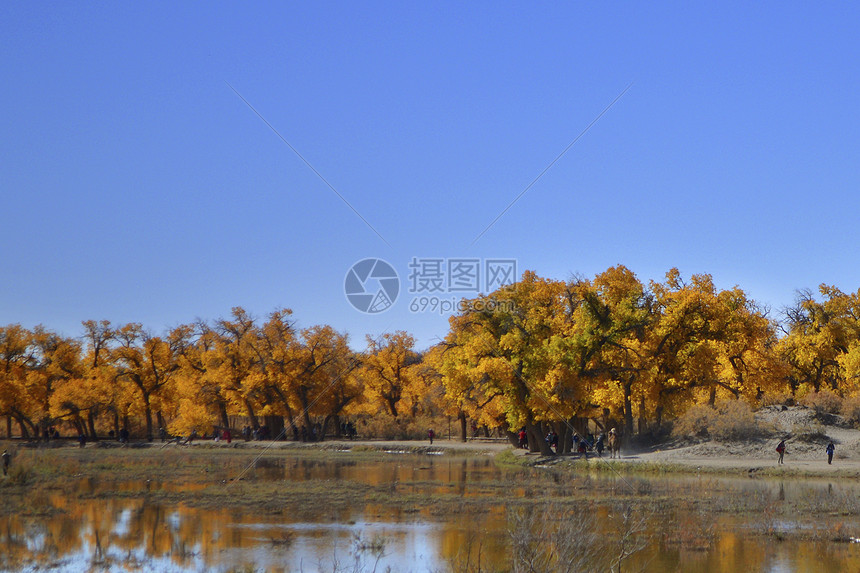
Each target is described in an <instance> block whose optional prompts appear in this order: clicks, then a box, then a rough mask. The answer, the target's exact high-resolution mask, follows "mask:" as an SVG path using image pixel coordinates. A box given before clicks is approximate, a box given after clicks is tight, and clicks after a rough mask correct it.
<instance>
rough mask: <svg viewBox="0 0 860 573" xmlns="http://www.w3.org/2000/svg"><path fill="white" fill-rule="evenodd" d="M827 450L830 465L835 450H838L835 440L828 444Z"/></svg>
mask: <svg viewBox="0 0 860 573" xmlns="http://www.w3.org/2000/svg"><path fill="white" fill-rule="evenodd" d="M824 451H825V452H827V464H828V465H830V464H832V463H833V452H835V451H836V446H834V445H833V442H830V443H829V444H827V448H826V449H825V450H824Z"/></svg>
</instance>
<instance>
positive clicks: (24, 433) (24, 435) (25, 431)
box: [16, 418, 30, 440]
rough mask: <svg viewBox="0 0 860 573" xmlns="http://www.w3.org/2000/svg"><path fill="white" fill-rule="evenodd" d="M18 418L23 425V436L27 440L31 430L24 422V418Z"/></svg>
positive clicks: (20, 424)
mask: <svg viewBox="0 0 860 573" xmlns="http://www.w3.org/2000/svg"><path fill="white" fill-rule="evenodd" d="M16 419H17V420H18V425H19V426H20V427H21V437H22V438H23V439H25V440H29V439H30V432H28V431H27V426H26V425H25V424H24V420H22V419H21V418H16Z"/></svg>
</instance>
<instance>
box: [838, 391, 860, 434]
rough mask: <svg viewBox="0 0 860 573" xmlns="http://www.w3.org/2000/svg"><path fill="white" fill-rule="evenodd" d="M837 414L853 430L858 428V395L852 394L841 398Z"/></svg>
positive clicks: (859, 401) (859, 408)
mask: <svg viewBox="0 0 860 573" xmlns="http://www.w3.org/2000/svg"><path fill="white" fill-rule="evenodd" d="M839 413H840V414H842V416H843V417H844V418H845V419H846V420H848V421H849V422H850V423H851V424H852V425H853V426H854V427H855V428H856V427H860V394H852V395H851V396H846V397H845V398H843V399H842V407H841V409H840V410H839Z"/></svg>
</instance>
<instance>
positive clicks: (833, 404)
mask: <svg viewBox="0 0 860 573" xmlns="http://www.w3.org/2000/svg"><path fill="white" fill-rule="evenodd" d="M800 402H801V404H803V405H804V406H807V407H808V408H812V409H813V410H815V413H816V414H838V413H839V411H840V410H841V409H842V398H840V397H839V396H838V395H836V393H834V392H833V391H832V390H827V389H825V390H820V391H818V392H810V393H809V394H807V395H806V396H804V397H803V399H802V400H801V401H800Z"/></svg>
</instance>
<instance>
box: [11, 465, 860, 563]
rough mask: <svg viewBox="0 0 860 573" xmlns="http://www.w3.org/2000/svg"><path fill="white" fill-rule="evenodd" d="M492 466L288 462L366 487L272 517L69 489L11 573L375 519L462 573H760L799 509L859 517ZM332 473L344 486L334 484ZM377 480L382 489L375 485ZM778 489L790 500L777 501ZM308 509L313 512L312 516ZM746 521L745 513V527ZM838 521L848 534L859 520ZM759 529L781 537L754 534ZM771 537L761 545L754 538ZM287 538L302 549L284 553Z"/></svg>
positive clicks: (21, 536) (197, 554)
mask: <svg viewBox="0 0 860 573" xmlns="http://www.w3.org/2000/svg"><path fill="white" fill-rule="evenodd" d="M305 462H307V463H305ZM486 463H487V462H486V461H484V460H481V462H480V463H473V461H466V460H462V459H458V460H449V459H444V458H441V459H437V458H429V457H427V458H425V457H418V456H397V458H396V459H395V460H392V461H391V462H390V463H378V464H376V465H377V466H379V467H376V468H374V466H373V464H372V463H365V462H360V463H358V464H354V463H353V464H331V463H328V470H326V467H327V463H326V462H320V461H319V460H315V461H304V462H302V463H296V464H293V462H292V461H290V462H288V463H286V464H284V468H285V470H286V473H287V474H288V475H289V474H291V473H295V474H298V475H301V476H305V475H308V474H310V475H311V476H315V477H311V478H310V481H309V483H308V487H314V488H317V489H319V488H320V487H326V488H328V487H331V488H332V494H333V495H337V492H338V487H340V488H344V487H350V486H352V485H358V486H359V487H361V488H362V489H361V491H360V492H359V494H358V495H357V496H355V497H354V498H351V499H353V501H352V503H350V504H348V505H344V504H337V503H328V504H307V503H304V504H303V503H302V500H301V499H293V498H289V499H287V498H282V499H280V498H279V500H278V501H277V502H276V503H273V505H272V506H271V507H269V508H265V510H264V513H262V514H261V513H260V509H259V508H257V509H254V510H252V509H246V508H242V507H229V508H217V509H201V508H188V507H184V506H182V505H181V504H180V503H179V502H177V504H175V505H162V504H158V503H152V502H150V501H149V500H148V499H147V498H146V497H116V498H107V499H102V498H101V497H100V496H102V495H106V494H107V492H110V491H113V492H114V495H122V496H126V495H129V496H145V495H146V493H145V490H144V489H142V488H138V489H136V490H135V488H122V487H120V488H112V487H101V486H100V487H98V488H95V489H94V491H93V492H91V495H93V496H97V497H96V498H95V499H93V498H91V499H86V498H81V497H80V495H81V494H80V493H79V492H78V489H76V487H74V484H69V487H68V488H64V489H65V490H66V491H70V492H74V493H73V494H71V495H69V496H68V497H67V496H65V495H64V494H63V493H62V490H51V491H50V493H49V494H46V493H45V492H44V490H43V494H42V495H33V500H34V504H32V505H31V506H30V509H29V510H28V511H29V514H28V515H19V516H10V517H6V518H3V519H0V549H2V550H0V569H4V570H7V569H8V570H15V569H18V568H21V567H20V566H21V564H44V565H46V566H47V565H50V564H52V563H58V562H59V563H61V564H62V563H63V562H64V560H65V559H68V558H69V557H68V556H70V555H72V554H75V553H80V554H85V556H86V561H87V562H88V563H103V564H107V563H114V562H116V563H123V562H126V561H127V560H129V559H132V558H136V559H141V560H145V559H151V560H157V559H169V560H170V562H171V563H173V564H174V565H175V566H176V567H182V568H187V569H189V570H199V569H200V568H201V567H202V568H203V569H206V568H215V567H218V566H219V565H220V564H221V563H223V562H224V560H226V559H240V560H241V559H243V558H245V557H249V556H253V558H255V559H256V558H257V555H258V552H259V553H260V554H265V555H274V554H275V553H276V552H280V555H282V556H283V555H284V554H288V555H290V556H292V555H294V554H297V552H300V551H306V552H307V551H312V550H313V548H316V549H319V546H318V545H319V544H317V545H312V544H311V545H309V544H308V543H307V542H308V540H310V539H316V540H320V539H328V538H331V539H336V538H338V536H340V537H341V538H342V537H343V536H344V535H346V536H348V535H350V534H351V532H353V531H356V530H357V531H359V532H361V527H362V525H361V522H362V521H363V520H368V521H370V522H374V521H375V522H376V523H378V524H400V525H399V526H396V527H399V529H397V531H398V533H396V534H393V535H394V536H393V537H392V538H391V540H390V543H389V545H388V546H387V549H386V552H387V551H392V552H396V551H399V550H401V549H402V551H404V552H407V551H412V550H413V549H411V548H410V547H411V546H409V545H407V543H408V539H409V535H410V534H408V533H404V532H408V531H411V530H410V529H409V528H410V527H412V526H413V524H414V523H416V522H423V523H425V524H428V523H432V526H430V527H431V530H432V531H431V532H428V531H424V532H422V533H421V534H420V535H421V536H423V537H422V543H423V544H424V545H422V546H421V547H422V548H424V547H426V550H425V551H426V554H428V555H430V554H432V555H434V556H435V558H437V559H440V560H443V561H440V562H445V563H447V564H448V565H449V569H450V571H452V572H455V573H458V572H460V571H476V570H479V569H480V570H495V569H501V570H510V571H520V570H523V571H525V570H530V569H529V568H530V567H531V570H534V571H559V570H561V571H563V570H564V569H563V568H559V567H558V566H557V563H558V562H560V560H561V561H563V562H564V563H570V564H571V566H572V569H571V570H602V571H612V570H616V571H617V570H619V569H622V570H624V571H629V570H634V569H635V568H636V567H638V566H640V565H642V564H646V563H647V564H649V565H648V567H647V569H648V570H684V571H687V570H692V569H683V568H681V569H679V564H682V563H685V562H695V563H697V564H699V565H701V568H698V567H699V565H697V569H696V570H697V571H708V572H716V571H730V570H732V569H731V567H728V566H725V564H726V563H731V564H732V566H733V567H736V569H735V570H751V569H757V570H758V569H760V568H759V565H761V567H764V565H765V563H766V561H767V556H768V555H769V554H770V553H771V550H772V549H773V546H774V545H773V544H774V543H776V542H777V540H776V539H773V538H772V537H773V535H772V532H773V531H777V530H781V529H782V527H781V524H782V523H783V522H784V515H783V510H785V511H788V510H790V509H794V510H796V509H798V508H799V509H800V510H801V512H800V515H799V516H796V517H795V518H794V519H797V520H800V519H802V518H803V517H802V516H803V515H804V514H806V513H809V514H810V515H811V517H809V516H807V517H809V520H810V521H812V522H815V521H819V522H820V525H821V527H823V528H824V527H828V526H827V524H826V523H825V520H826V519H827V516H829V515H835V514H834V513H833V512H834V511H835V510H839V509H840V508H841V509H846V508H848V509H851V510H852V511H853V509H856V507H858V506H860V502H858V501H856V490H857V488H856V487H853V488H848V487H842V486H838V485H837V486H833V485H832V484H821V485H820V486H818V489H815V488H814V487H812V486H811V485H810V486H808V487H807V486H806V485H804V483H803V482H787V483H786V484H785V487H784V488H780V484H779V483H778V482H776V483H775V482H760V483H759V482H751V481H750V480H743V481H741V480H736V481H731V480H720V479H717V478H706V479H702V478H695V479H694V478H679V479H644V478H636V477H630V476H626V477H625V478H623V480H621V479H617V478H616V479H605V478H602V477H600V476H597V475H594V476H589V475H578V474H575V473H564V472H556V471H548V470H546V469H543V470H522V469H520V470H517V471H516V472H508V473H504V472H500V471H499V469H498V468H497V467H495V466H492V465H490V466H486ZM490 464H492V462H490ZM335 465H337V468H335V467H334V466H335ZM485 466H486V467H485ZM335 475H338V476H341V477H340V479H338V478H334V477H332V476H335ZM298 481H302V480H301V479H300V480H298ZM368 483H378V484H379V486H378V487H369V486H368V485H367V484H368ZM390 484H395V487H394V494H395V497H392V498H391V501H390V502H389V501H388V499H389V498H388V497H387V496H380V495H375V494H379V493H380V492H382V491H384V490H385V488H387V487H388V486H389V485H390ZM102 485H105V484H102ZM828 485H829V486H830V487H828ZM506 488H507V489H506ZM182 489H183V486H182V484H173V491H177V492H181V491H182ZM781 491H782V497H785V498H786V501H780V497H781V495H780V492H781ZM816 492H817V494H816ZM365 493H366V494H368V496H369V497H367V498H365V497H364V496H365ZM84 495H86V493H84ZM396 496H402V499H399V500H398V499H397V497H396ZM529 496H531V497H529ZM314 499H319V498H314ZM364 499H372V500H373V503H372V504H371V503H366V502H364V501H363V500H364ZM425 499H426V500H427V501H426V502H423V501H419V500H425ZM278 504H280V505H278ZM309 505H310V506H312V507H305V506H309ZM301 508H304V509H301ZM300 509H301V511H300ZM738 512H742V513H741V515H740V516H738V515H737V514H738ZM840 515H841V514H840ZM838 519H839V520H840V521H846V523H847V525H856V523H855V522H856V521H857V520H856V519H853V520H851V519H848V518H844V517H839V518H838ZM300 521H304V522H305V523H304V524H302V523H298V522H300ZM831 521H832V519H831ZM356 522H358V525H356ZM762 523H764V524H765V525H767V524H772V525H773V526H772V527H755V526H757V525H760V524H762ZM789 523H791V521H789ZM807 523H809V522H807ZM749 525H753V526H754V527H755V529H753V527H750V528H749V529H748V531H750V532H753V533H750V534H739V533H737V530H744V528H745V527H747V526H749ZM776 525H780V527H776ZM303 527H308V529H303ZM356 528H358V529H356ZM732 530H735V531H734V532H733V531H732ZM846 531H847V529H846ZM853 531H854V529H851V532H852V534H853ZM285 532H286V533H285ZM292 532H294V533H292ZM761 532H764V536H760V537H757V538H751V537H752V535H753V534H756V535H759V534H760V533H761ZM768 532H771V534H770V537H768ZM416 535H417V534H416ZM822 535H823V534H822ZM287 538H289V540H290V541H291V543H284V542H283V540H284V539H287ZM293 539H296V543H292V540H293ZM821 539H822V540H824V541H828V539H825V538H824V537H822V538H821ZM298 540H302V542H301V543H299V542H298ZM645 542H647V546H646V545H643V544H644V543H645ZM782 543H783V547H790V548H791V551H792V559H796V560H797V561H795V562H798V563H799V562H800V561H802V560H805V559H806V558H805V557H804V555H806V554H807V553H810V552H811V551H812V547H813V545H812V544H811V543H807V544H805V545H804V543H801V542H799V541H797V540H796V539H795V540H790V541H789V542H788V543H786V542H782ZM846 547H848V546H846ZM234 550H240V551H239V552H233V551H234ZM241 550H248V552H246V553H244V554H243V553H242V552H241ZM250 550H253V551H254V553H253V554H252V553H250ZM242 555H245V557H242ZM303 555H312V556H313V554H308V553H305V554H303ZM312 558H313V557H312ZM848 559H849V557H846V556H840V555H839V554H838V553H834V555H832V561H833V562H834V563H836V564H839V563H842V564H845V565H846V567H844V568H842V570H855V569H857V567H854V568H853V569H852V568H851V567H848V565H851V564H853V563H854V562H853V561H850V560H848ZM582 563H589V565H587V566H584V565H582ZM625 563H628V564H630V566H629V567H627V566H624V564H625ZM751 564H755V567H751ZM144 565H145V564H144ZM658 565H659V566H658ZM858 565H860V563H858ZM227 566H228V567H229V566H244V564H243V563H241V562H238V563H232V562H231V563H228V564H227ZM577 567H579V569H577ZM796 570H802V569H796ZM833 570H837V569H833Z"/></svg>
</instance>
